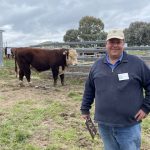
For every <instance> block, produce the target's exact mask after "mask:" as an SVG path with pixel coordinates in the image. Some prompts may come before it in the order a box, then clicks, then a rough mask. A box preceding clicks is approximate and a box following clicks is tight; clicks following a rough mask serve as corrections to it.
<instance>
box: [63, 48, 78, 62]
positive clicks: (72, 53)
mask: <svg viewBox="0 0 150 150" xmlns="http://www.w3.org/2000/svg"><path fill="white" fill-rule="evenodd" d="M77 56H78V54H77V51H76V50H75V49H69V51H68V57H66V62H67V65H77V64H78V60H77Z"/></svg>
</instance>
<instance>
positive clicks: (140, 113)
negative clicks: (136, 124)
mask: <svg viewBox="0 0 150 150" xmlns="http://www.w3.org/2000/svg"><path fill="white" fill-rule="evenodd" d="M146 116H147V114H146V113H145V112H144V111H143V110H142V109H140V110H139V111H138V112H137V114H136V115H135V119H136V120H137V121H140V120H142V119H144V118H146Z"/></svg>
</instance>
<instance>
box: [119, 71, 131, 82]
mask: <svg viewBox="0 0 150 150" xmlns="http://www.w3.org/2000/svg"><path fill="white" fill-rule="evenodd" d="M118 78H119V81H122V80H129V75H128V73H120V74H118Z"/></svg>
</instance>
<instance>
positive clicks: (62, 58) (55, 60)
mask: <svg viewBox="0 0 150 150" xmlns="http://www.w3.org/2000/svg"><path fill="white" fill-rule="evenodd" d="M13 52H14V53H15V71H16V74H17V72H18V71H17V65H18V67H19V81H20V86H23V77H24V76H25V77H26V79H27V81H28V83H29V85H32V84H31V67H32V68H34V69H35V70H37V71H38V72H42V71H46V70H49V69H51V70H52V75H53V80H54V82H53V84H54V86H56V85H57V80H58V76H60V79H61V84H62V85H64V70H65V68H66V67H68V66H69V65H76V64H77V52H76V50H74V49H64V48H62V49H53V50H50V49H41V48H30V47H28V48H25V47H24V48H14V49H13ZM60 68H61V72H60V71H59V70H60Z"/></svg>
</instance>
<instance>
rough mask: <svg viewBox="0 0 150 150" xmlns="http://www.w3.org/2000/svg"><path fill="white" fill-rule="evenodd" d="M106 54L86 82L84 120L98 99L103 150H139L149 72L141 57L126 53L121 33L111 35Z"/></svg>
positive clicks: (149, 99) (149, 102) (149, 98)
mask: <svg viewBox="0 0 150 150" xmlns="http://www.w3.org/2000/svg"><path fill="white" fill-rule="evenodd" d="M106 50H107V53H106V56H105V57H104V58H101V59H99V60H97V61H96V62H95V63H94V65H93V66H92V68H91V70H90V73H89V77H88V79H87V81H86V84H85V90H84V95H83V100H82V105H81V112H82V117H83V118H84V119H87V118H88V117H89V116H90V111H89V110H90V108H91V105H92V103H93V102H94V99H95V116H94V120H95V121H96V122H97V123H98V128H99V133H100V135H101V138H102V140H103V142H104V149H105V150H140V144H141V129H140V128H141V127H140V122H141V121H142V119H144V118H145V117H146V116H147V114H148V113H149V111H150V69H149V68H148V67H147V66H146V64H145V63H144V62H143V61H142V60H141V59H139V58H138V57H136V56H133V55H129V54H127V53H126V52H124V34H123V31H122V30H117V29H115V30H111V31H110V32H109V33H108V35H107V40H106ZM143 89H144V90H145V93H144V94H143Z"/></svg>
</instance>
